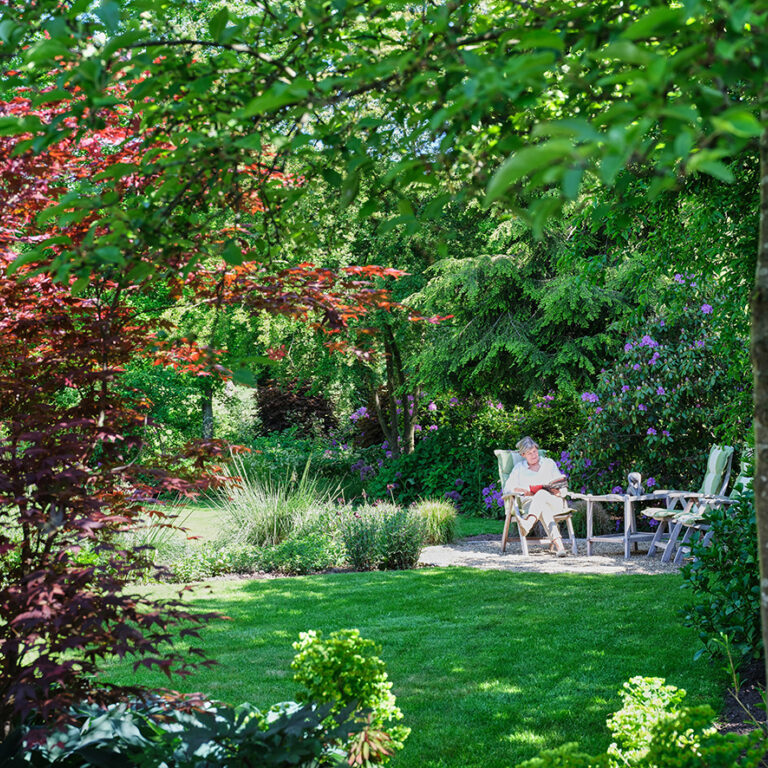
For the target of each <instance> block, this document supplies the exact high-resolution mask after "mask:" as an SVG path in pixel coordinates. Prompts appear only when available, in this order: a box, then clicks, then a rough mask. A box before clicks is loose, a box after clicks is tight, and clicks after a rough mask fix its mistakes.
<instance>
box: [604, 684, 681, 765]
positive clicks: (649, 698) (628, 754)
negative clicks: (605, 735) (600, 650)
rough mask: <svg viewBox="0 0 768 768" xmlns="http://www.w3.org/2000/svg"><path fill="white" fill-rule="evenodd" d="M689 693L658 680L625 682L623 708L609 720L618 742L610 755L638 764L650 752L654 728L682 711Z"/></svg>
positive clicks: (608, 722) (616, 759)
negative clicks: (684, 700) (649, 747)
mask: <svg viewBox="0 0 768 768" xmlns="http://www.w3.org/2000/svg"><path fill="white" fill-rule="evenodd" d="M684 698H685V691H684V690H683V689H681V688H676V687H675V686H674V685H665V683H664V680H662V679H661V678H658V677H633V678H632V679H631V680H628V681H627V682H626V683H624V690H623V691H622V692H621V699H622V705H623V706H622V708H621V709H620V710H619V711H618V712H614V713H613V714H612V715H611V716H610V717H609V718H608V720H607V721H606V725H607V726H608V730H610V732H611V733H612V734H613V738H614V741H613V743H612V744H611V745H610V747H608V754H609V755H611V757H612V758H613V759H614V760H615V761H616V762H618V763H620V764H622V763H621V761H622V760H624V761H626V763H627V764H628V765H636V764H638V763H639V762H641V761H642V759H643V758H644V757H645V756H646V754H647V753H648V746H649V744H650V742H651V734H652V731H653V729H654V728H655V727H656V726H657V725H658V724H659V723H660V722H662V721H663V720H665V719H668V718H670V717H672V716H674V715H675V714H677V712H679V711H680V708H681V704H682V701H683V699H684Z"/></svg>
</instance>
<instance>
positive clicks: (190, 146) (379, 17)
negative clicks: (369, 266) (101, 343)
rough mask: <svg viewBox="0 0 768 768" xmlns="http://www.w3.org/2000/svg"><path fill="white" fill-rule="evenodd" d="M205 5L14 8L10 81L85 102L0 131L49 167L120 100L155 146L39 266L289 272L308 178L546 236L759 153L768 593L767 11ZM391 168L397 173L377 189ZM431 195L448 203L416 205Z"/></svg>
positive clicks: (410, 222)
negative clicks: (56, 148) (568, 210)
mask: <svg viewBox="0 0 768 768" xmlns="http://www.w3.org/2000/svg"><path fill="white" fill-rule="evenodd" d="M189 8H190V3H189V2H185V0H169V2H167V3H164V4H162V5H161V4H157V3H155V2H152V0H124V2H119V3H118V2H116V1H115V0H104V2H102V3H100V4H98V5H96V4H94V3H92V2H91V0H72V1H71V2H63V3H62V2H59V1H58V0H39V2H38V3H36V4H35V5H32V6H24V7H23V8H21V9H19V8H13V11H11V10H10V9H6V10H4V12H3V18H2V21H0V40H2V41H3V45H2V48H0V56H3V57H5V59H6V60H7V61H8V64H9V66H13V67H14V69H15V70H16V71H17V72H18V74H16V75H14V76H13V79H11V80H9V81H8V82H9V84H11V85H26V86H32V87H34V88H36V89H37V90H38V91H39V90H41V87H42V86H43V85H48V84H50V85H51V86H52V90H50V91H49V92H47V93H46V94H44V95H43V94H41V95H40V99H41V100H42V101H46V100H47V101H51V102H56V101H57V100H65V99H70V98H71V96H72V94H73V93H75V92H76V93H77V96H78V98H77V99H76V100H72V101H70V102H69V106H68V107H66V108H65V109H64V110H63V113H62V116H61V118H60V119H58V120H56V121H52V122H49V123H45V124H44V123H41V122H40V121H35V120H31V119H25V118H23V117H20V116H13V115H9V116H6V117H3V118H2V120H1V121H0V131H2V132H5V133H8V132H19V131H23V132H26V133H29V134H30V136H29V139H28V143H27V144H26V145H25V146H26V148H27V149H29V150H30V151H33V152H38V151H40V150H42V149H43V148H45V147H46V146H49V145H52V144H55V143H57V142H59V141H61V140H62V139H63V138H64V137H66V136H67V135H69V134H72V133H79V132H84V131H88V130H92V129H93V128H94V127H98V126H99V125H100V121H101V119H102V118H101V117H100V110H101V109H102V108H103V107H104V106H105V105H109V104H114V103H116V102H117V101H120V100H121V101H123V102H124V103H125V104H126V106H127V109H128V113H129V115H130V119H131V120H132V121H133V123H132V124H133V125H134V126H135V129H136V131H137V132H138V136H139V137H141V141H143V142H146V146H145V151H144V152H143V153H140V154H139V156H138V158H137V159H136V160H135V161H133V162H130V163H125V164H117V165H116V167H115V168H113V170H112V171H111V175H110V178H115V179H117V178H126V177H136V178H140V179H144V180H146V181H147V182H148V183H147V184H146V185H145V187H144V188H143V189H142V191H141V194H138V193H137V194H136V195H135V198H133V199H130V198H129V199H126V200H124V201H123V202H122V204H121V205H119V206H118V205H116V204H115V200H114V195H113V194H112V192H111V189H110V186H109V185H104V186H101V187H98V188H96V189H94V190H92V191H91V192H90V193H86V194H80V195H78V196H77V197H72V198H68V199H64V200H63V201H62V202H61V204H60V205H59V206H58V207H57V208H55V209H53V210H51V211H49V212H47V214H46V215H48V216H50V217H52V219H53V220H59V221H60V220H62V219H63V218H66V219H67V221H76V222H80V223H82V226H83V227H84V228H85V229H86V230H87V231H86V235H85V237H84V238H83V239H82V241H81V242H80V243H78V244H77V246H76V247H75V246H74V245H73V244H69V243H67V242H59V241H55V242H53V241H50V240H48V241H42V242H40V243H39V244H37V245H36V246H35V248H34V249H33V250H32V251H30V252H28V253H27V255H26V256H25V258H26V259H30V260H38V261H42V262H45V263H46V264H47V265H48V266H49V268H52V269H53V271H54V273H55V274H57V275H58V276H60V277H64V276H69V275H74V276H76V277H77V278H78V279H81V280H87V279H88V276H89V274H91V272H92V271H93V270H94V269H95V270H103V269H108V270H111V271H113V272H114V271H116V272H118V273H119V274H120V275H121V276H126V279H134V280H135V279H137V278H138V276H147V275H149V274H153V273H155V272H163V273H165V272H169V271H170V272H173V271H178V270H184V269H187V268H188V267H189V266H190V265H191V264H194V263H196V262H197V261H198V260H199V259H201V258H204V257H205V256H206V255H215V256H217V257H220V258H223V259H224V261H226V262H227V263H229V264H239V263H241V262H242V261H243V260H248V259H259V260H265V259H273V258H279V255H280V253H281V249H282V248H283V247H284V246H285V244H286V243H291V244H292V245H293V246H294V247H299V246H300V245H301V244H302V243H304V242H312V238H313V227H312V222H308V221H299V220H297V219H296V217H294V216H292V215H291V214H292V210H293V204H294V203H295V201H296V200H297V199H298V198H300V197H301V196H303V195H305V194H306V193H307V191H308V190H310V189H311V188H312V185H313V182H314V180H315V179H322V180H323V182H324V183H329V184H331V185H333V186H335V187H336V188H337V189H338V194H339V199H340V201H341V204H342V205H343V204H345V203H348V202H349V201H351V200H352V199H354V198H355V197H357V196H358V195H359V194H360V195H362V200H361V203H362V204H361V206H360V216H361V217H366V216H369V215H371V213H372V212H374V211H376V210H377V209H378V208H379V206H380V204H381V203H380V201H381V199H382V191H383V190H390V191H391V192H392V193H393V194H394V195H395V196H396V197H397V199H398V206H397V212H396V213H395V214H394V215H389V216H388V217H387V221H386V223H384V224H383V225H382V226H384V227H387V226H388V227H395V226H403V227H405V228H406V230H408V231H415V230H416V228H417V227H418V225H419V220H420V219H423V218H429V217H434V216H437V215H438V214H439V212H440V210H441V207H442V206H443V205H444V204H446V203H447V202H448V201H450V200H451V199H454V198H457V197H459V198H465V199H467V198H473V197H474V198H478V199H480V200H482V201H483V203H484V204H485V205H500V206H504V207H505V208H507V209H509V210H512V211H516V212H518V213H519V214H520V215H521V216H523V217H525V218H526V220H528V221H529V222H530V223H531V224H532V226H533V228H534V231H535V232H539V233H540V232H541V231H542V230H543V227H544V225H545V223H546V222H547V220H548V219H550V218H551V217H552V216H555V215H557V214H559V213H560V212H561V211H562V210H563V207H564V205H566V204H567V203H568V202H569V201H573V200H576V199H577V198H578V197H579V194H580V190H581V189H582V184H583V183H584V181H585V180H587V179H588V180H590V182H592V181H598V182H600V183H603V184H606V185H608V186H611V185H613V184H614V183H616V181H617V178H618V177H619V173H620V171H621V170H622V169H629V170H630V171H631V172H641V173H643V174H646V175H648V176H649V178H650V183H649V184H648V187H647V191H646V194H648V195H649V196H651V197H652V196H654V195H657V194H659V193H661V192H663V191H665V190H668V189H672V188H674V187H675V186H677V185H679V184H680V183H681V182H682V180H683V179H684V178H685V177H686V176H688V175H690V174H705V175H708V176H710V177H712V178H713V179H716V180H718V181H720V182H722V183H724V184H730V183H732V182H733V181H734V178H735V174H734V171H733V169H732V168H731V167H730V165H729V164H730V163H731V162H732V161H733V159H734V158H736V157H738V156H740V153H742V152H743V151H744V150H751V151H753V152H754V153H755V154H757V153H758V152H759V158H760V160H759V162H760V173H759V178H760V179H761V180H763V181H762V183H761V193H762V195H761V203H760V206H761V223H760V231H759V244H758V253H757V280H756V290H755V299H754V303H753V359H754V366H755V398H756V445H757V471H756V502H757V510H758V520H759V529H760V542H761V562H762V565H763V568H762V572H763V575H764V577H765V578H768V549H767V548H766V547H768V472H766V469H765V467H766V466H767V464H766V462H768V411H767V409H768V312H766V309H768V307H767V306H766V302H767V301H768V294H767V291H768V182H766V181H765V179H768V103H767V102H768V95H767V94H768V89H766V84H765V72H766V71H768V67H767V66H766V65H768V24H766V20H767V19H768V0H757V1H756V2H755V1H753V0H721V1H720V2H717V3H714V2H711V0H681V2H679V3H675V4H670V3H668V2H666V0H638V2H635V3H631V4H629V3H626V2H623V1H621V0H596V1H595V2H591V3H581V4H576V3H572V2H569V1H568V0H548V2H538V1H534V2H528V3H509V2H502V1H501V0H489V1H484V2H479V1H478V2H465V3H448V4H432V3H406V2H389V1H385V0H375V1H374V0H360V1H359V2H323V1H321V0H309V1H308V2H304V3H270V2H254V3H243V4H242V5H240V6H238V11H237V12H231V11H228V10H227V9H225V8H222V9H221V10H220V11H218V12H217V13H216V14H215V15H213V16H212V17H210V18H205V19H202V18H201V19H200V20H199V21H198V20H193V21H190V20H189V13H188V11H189ZM185 12H186V16H185ZM182 17H183V18H184V24H183V25H181V26H180V23H179V22H180V20H181V19H182ZM52 69H55V70H56V74H55V75H54V76H53V77H51V76H50V75H49V74H48V73H49V72H50V71H51V70H52ZM110 86H113V87H117V88H121V89H123V95H122V97H121V98H120V99H118V97H117V96H116V95H115V94H114V93H111V92H110V90H109V89H110ZM68 117H72V118H74V120H68ZM150 142H151V143H152V145H153V146H155V147H157V149H150V146H149V143H150ZM381 158H387V159H388V160H390V161H391V162H389V163H387V164H386V165H385V166H383V167H384V170H382V171H381V172H380V171H379V168H380V167H382V166H381V164H377V163H378V161H379V160H380V159H381ZM277 174H282V175H283V178H279V177H278V176H277ZM292 174H298V176H292ZM363 176H365V177H366V179H367V184H366V185H361V179H362V178H363ZM285 179H288V180H289V181H290V183H285ZM423 188H427V189H433V188H434V189H436V190H439V192H440V194H438V195H436V196H435V199H434V200H433V202H432V204H431V205H430V206H427V207H426V208H425V209H423V210H421V209H417V207H416V206H414V203H413V198H414V196H415V194H416V193H417V192H418V191H419V190H422V189H423ZM211 200H219V201H221V202H224V203H225V204H226V205H227V206H228V207H229V208H230V209H231V211H232V231H231V233H230V234H229V235H228V236H227V237H226V238H224V239H223V241H222V240H221V239H218V240H216V241H213V242H211V241H209V240H208V239H207V238H206V237H205V236H204V235H205V232H206V230H207V227H208V222H209V216H210V215H211V214H210V206H209V201H211ZM255 209H258V212H259V213H260V214H261V215H259V216H254V215H252V214H253V213H254V211H255ZM54 246H55V248H54ZM743 257H744V258H745V259H751V258H753V255H752V254H747V253H745V254H744V255H743ZM129 276H130V277H129ZM763 601H764V626H765V627H766V629H767V630H768V593H766V594H765V595H764V597H763Z"/></svg>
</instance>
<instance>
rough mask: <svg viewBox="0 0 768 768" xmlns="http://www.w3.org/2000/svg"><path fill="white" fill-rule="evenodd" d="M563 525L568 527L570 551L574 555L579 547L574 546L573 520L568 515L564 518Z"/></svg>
mask: <svg viewBox="0 0 768 768" xmlns="http://www.w3.org/2000/svg"><path fill="white" fill-rule="evenodd" d="M565 527H566V528H567V529H568V535H569V536H570V538H571V552H573V554H574V555H578V554H579V548H578V547H577V546H576V533H575V532H574V530H573V521H572V520H571V518H570V517H567V518H566V519H565Z"/></svg>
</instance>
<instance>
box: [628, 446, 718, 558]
mask: <svg viewBox="0 0 768 768" xmlns="http://www.w3.org/2000/svg"><path fill="white" fill-rule="evenodd" d="M732 463H733V447H732V446H730V445H723V446H720V445H713V446H712V448H711V450H710V452H709V457H708V459H707V469H706V473H705V474H704V480H703V482H702V484H701V487H700V488H699V490H698V491H696V492H691V491H664V490H659V491H656V492H655V495H656V496H659V497H660V498H662V499H664V501H665V506H664V507H647V508H646V509H643V510H641V513H642V514H643V515H645V516H646V517H650V518H652V519H653V520H656V521H657V522H658V524H659V525H658V528H657V529H656V534H655V535H654V537H653V539H652V540H651V544H650V546H649V548H648V555H652V554H654V552H655V551H656V548H657V547H658V548H660V549H662V550H663V551H664V554H663V555H662V558H661V560H662V562H664V563H668V562H669V561H670V560H671V559H672V555H673V554H674V553H675V547H676V546H677V542H678V539H679V537H680V533H681V532H682V530H683V528H684V527H686V526H690V525H692V524H693V523H694V522H696V519H697V518H696V515H697V514H698V513H697V512H696V505H697V503H698V504H699V506H700V507H701V510H702V512H701V514H704V510H706V507H707V504H709V505H710V506H711V505H712V504H714V503H716V502H717V501H718V500H720V501H721V502H722V503H728V501H729V500H728V497H726V496H725V490H726V488H727V487H728V480H729V479H730V477H731V466H732ZM723 499H725V500H726V501H722V500H723ZM692 515H693V517H692ZM665 534H666V536H667V538H666V540H664V536H665ZM689 539H690V536H689V537H688V539H686V541H688V540H689ZM679 559H680V557H676V561H679Z"/></svg>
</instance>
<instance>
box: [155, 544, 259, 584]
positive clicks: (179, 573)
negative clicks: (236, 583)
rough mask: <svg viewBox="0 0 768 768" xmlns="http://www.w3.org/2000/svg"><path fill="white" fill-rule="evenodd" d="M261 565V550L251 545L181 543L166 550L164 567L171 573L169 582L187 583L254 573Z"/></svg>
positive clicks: (162, 561)
mask: <svg viewBox="0 0 768 768" xmlns="http://www.w3.org/2000/svg"><path fill="white" fill-rule="evenodd" d="M257 563H258V559H257V550H256V548H254V547H251V546H248V545H240V544H228V545H226V546H223V545H222V544H221V543H220V542H215V541H204V542H196V541H189V542H186V541H179V542H178V543H177V544H176V546H175V547H171V546H168V547H166V548H164V550H163V557H162V559H161V562H160V565H162V566H164V567H165V568H166V569H167V570H168V574H167V578H168V580H170V581H173V582H180V583H186V582H190V581H202V580H203V579H210V578H212V577H214V576H224V575H226V574H230V573H251V572H252V571H254V570H256V569H257V567H258V565H257Z"/></svg>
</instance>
